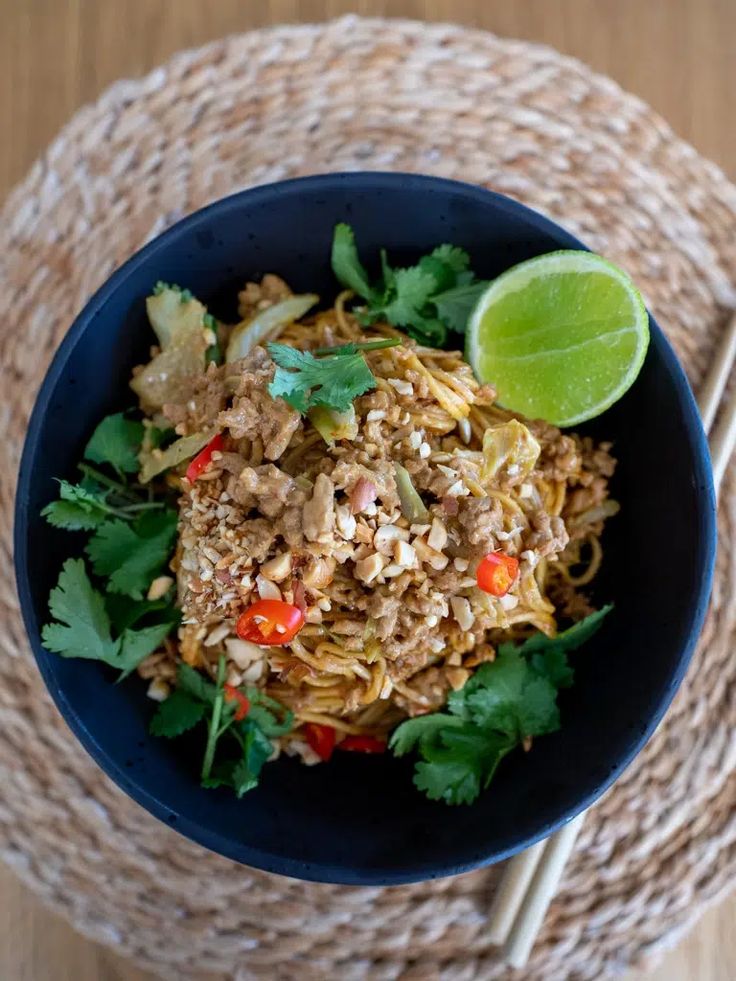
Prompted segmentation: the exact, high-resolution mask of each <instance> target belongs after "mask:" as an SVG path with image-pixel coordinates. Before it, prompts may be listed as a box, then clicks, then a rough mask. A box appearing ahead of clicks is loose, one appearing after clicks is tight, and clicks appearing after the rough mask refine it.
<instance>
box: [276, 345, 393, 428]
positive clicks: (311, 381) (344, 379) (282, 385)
mask: <svg viewBox="0 0 736 981" xmlns="http://www.w3.org/2000/svg"><path fill="white" fill-rule="evenodd" d="M268 350H269V353H270V355H271V357H272V358H273V360H274V361H275V362H276V365H277V368H276V372H275V374H274V377H273V381H272V382H271V383H270V384H269V386H268V391H269V393H270V394H271V396H272V397H273V398H278V397H281V398H283V399H284V401H286V402H288V403H289V405H291V406H293V408H295V409H298V410H299V412H302V413H306V412H307V411H308V410H309V409H311V408H312V407H313V406H315V405H325V406H328V407H329V408H331V409H335V410H336V411H337V412H345V411H346V410H347V409H349V408H350V406H351V405H352V403H353V399H355V398H357V396H358V395H363V393H364V392H368V391H370V390H371V389H373V388H375V387H376V379H375V377H374V376H373V372H372V371H371V369H370V368H369V367H368V364H367V362H366V360H365V358H364V357H363V355H362V354H360V353H359V352H357V351H356V350H355V348H354V347H353V346H352V345H345V348H344V349H343V350H342V351H341V352H340V353H339V354H332V355H328V356H327V357H324V358H315V357H314V355H312V354H310V353H309V352H307V351H298V350H297V349H296V348H294V347H290V346H289V345H287V344H274V343H272V342H269V344H268Z"/></svg>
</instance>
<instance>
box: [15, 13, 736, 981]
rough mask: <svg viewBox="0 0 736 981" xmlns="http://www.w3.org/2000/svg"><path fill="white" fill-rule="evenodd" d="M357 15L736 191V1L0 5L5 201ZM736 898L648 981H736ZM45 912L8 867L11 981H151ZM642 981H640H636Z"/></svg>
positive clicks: (703, 923)
mask: <svg viewBox="0 0 736 981" xmlns="http://www.w3.org/2000/svg"><path fill="white" fill-rule="evenodd" d="M348 11H354V12H357V13H361V14H366V15H391V16H401V17H415V18H425V19H428V20H454V21H459V22H462V23H465V24H471V25H475V26H479V27H484V28H487V29H489V30H491V31H494V32H496V33H498V34H502V35H508V36H511V37H520V38H529V39H531V40H534V41H543V42H545V43H547V44H550V45H553V46H554V47H556V48H558V49H559V50H561V51H564V52H566V53H568V54H571V55H575V56H576V57H578V58H580V59H582V60H583V61H586V62H587V63H588V64H590V65H592V66H593V67H594V68H596V69H597V70H598V71H601V72H605V73H606V74H608V75H611V76H612V77H613V78H615V79H616V80H617V81H618V82H620V83H621V85H623V87H624V88H626V89H628V90H630V91H633V92H635V93H637V94H638V95H640V96H641V97H642V98H643V99H645V100H646V101H647V102H649V103H651V104H652V105H653V106H654V107H655V108H656V109H658V110H659V112H660V113H662V115H663V116H665V117H666V118H667V119H668V120H669V122H670V123H671V124H672V125H673V127H674V128H675V130H676V131H677V132H679V133H680V134H681V135H682V136H684V137H685V138H686V139H688V140H690V142H692V143H693V144H694V145H695V146H696V147H697V148H698V150H700V151H701V152H702V153H704V154H705V155H706V156H708V157H711V158H712V159H713V160H715V161H716V162H717V163H718V164H720V165H721V167H723V168H724V170H725V171H726V172H727V173H728V174H729V175H730V176H731V177H732V178H736V129H735V128H734V125H733V114H732V111H731V106H730V105H728V104H727V99H729V98H732V97H733V91H732V90H733V83H734V81H736V72H734V69H733V64H734V62H733V59H734V50H733V46H734V39H735V38H736V0H353V2H350V0H251V2H248V0H123V2H120V0H0V133H2V140H0V198H3V197H4V196H5V194H6V193H7V191H8V190H9V189H10V187H11V186H12V185H13V183H14V182H16V181H17V180H19V179H20V178H21V177H22V176H23V174H24V172H25V171H26V169H27V168H28V166H29V165H30V163H31V161H32V160H33V159H34V158H35V157H36V155H37V154H38V153H40V152H41V151H42V150H43V148H44V147H45V145H46V144H47V143H48V141H49V140H50V139H51V138H52V137H53V136H54V135H55V133H56V131H57V130H58V129H59V127H60V126H61V125H62V124H63V123H64V122H65V121H66V119H67V118H68V117H69V116H70V115H71V114H72V113H73V112H74V110H75V109H76V108H77V107H78V106H80V105H81V104H82V103H85V102H88V101H89V100H91V99H94V98H95V97H96V96H97V95H98V94H99V93H100V92H101V91H102V90H103V89H104V88H105V87H106V86H107V85H108V84H109V83H111V82H113V81H115V80H116V79H118V78H120V77H123V76H134V75H139V74H141V73H142V72H145V71H148V70H149V69H150V68H152V67H153V66H154V65H156V64H157V63H159V62H160V61H162V60H164V59H166V58H168V57H169V55H170V54H172V52H174V51H176V50H178V49H179V48H186V47H190V46H192V45H198V44H201V43H203V42H205V41H209V40H211V39H213V38H216V37H219V36H221V35H223V34H227V33H232V32H236V31H244V30H247V29H249V28H252V27H257V26H260V25H264V24H271V23H279V22H285V21H315V20H322V19H324V18H326V17H334V16H337V15H339V14H342V13H346V12H348ZM735 919H736V898H732V899H731V900H729V901H727V902H725V903H724V904H723V905H722V906H721V907H720V908H718V909H715V910H712V911H711V912H710V913H709V914H707V915H706V916H705V917H704V918H703V919H702V920H701V922H700V923H699V924H698V926H697V927H696V928H695V929H694V930H693V932H692V933H691V934H690V935H689V936H688V937H686V938H685V939H684V940H683V941H681V943H680V946H679V947H678V948H676V950H674V951H673V952H672V953H671V954H670V955H669V956H668V957H667V959H666V960H665V961H664V963H663V964H662V965H661V966H660V967H659V968H658V969H657V970H656V971H654V972H650V973H640V974H638V975H637V976H636V978H637V979H638V981H644V979H645V978H646V979H648V981H727V979H732V978H735V977H736V938H735V937H734V931H733V929H732V924H733V922H734V920H735ZM146 977H147V975H144V974H143V973H142V972H140V971H137V970H135V969H134V968H131V967H129V966H128V965H127V964H126V963H125V962H124V961H122V960H121V959H120V958H118V957H116V956H115V955H113V954H111V953H109V952H108V951H107V950H105V949H104V948H101V947H99V946H97V945H96V944H93V943H92V942H90V941H88V940H85V939H83V938H82V937H80V936H78V935H77V934H75V933H74V932H73V930H72V929H71V927H69V926H67V925H66V924H65V923H63V922H62V921H61V920H59V919H58V918H57V917H56V916H54V915H52V914H50V913H48V912H46V911H45V910H44V909H43V908H42V907H41V905H40V904H39V903H38V901H37V900H36V899H35V898H34V897H33V896H32V895H31V894H30V893H29V892H28V891H27V890H26V889H25V888H24V887H23V886H21V885H20V884H19V883H18V882H17V881H16V879H15V878H14V876H13V875H12V874H11V873H10V872H9V871H7V870H6V869H5V868H3V867H2V866H0V978H2V979H7V981H65V979H68V981H112V979H119V981H143V979H144V978H146ZM631 981H634V979H633V978H632V979H631Z"/></svg>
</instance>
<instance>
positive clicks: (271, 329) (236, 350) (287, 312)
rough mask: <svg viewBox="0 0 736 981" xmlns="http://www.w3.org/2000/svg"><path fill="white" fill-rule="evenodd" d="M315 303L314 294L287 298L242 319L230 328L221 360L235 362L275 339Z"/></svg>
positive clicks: (315, 295) (316, 297)
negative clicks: (255, 348) (225, 350)
mask: <svg viewBox="0 0 736 981" xmlns="http://www.w3.org/2000/svg"><path fill="white" fill-rule="evenodd" d="M318 302H319V297H318V296H317V294H316V293H303V294H300V295H299V296H289V297H287V298H286V299H285V300H281V301H280V302H279V303H274V304H273V306H270V307H266V309H265V310H260V311H259V312H258V313H257V314H256V315H255V317H251V319H250V320H243V321H242V322H241V323H239V324H238V325H237V326H236V327H234V328H233V332H232V334H231V335H230V340H229V341H228V345H227V353H226V355H225V360H226V361H239V360H240V358H244V357H245V356H246V354H250V352H251V351H252V350H253V348H254V347H257V346H258V345H259V344H264V343H265V342H266V341H273V340H275V339H276V338H277V337H278V336H279V334H280V333H281V331H282V330H283V329H284V328H285V327H288V326H289V324H291V323H293V322H294V321H295V320H298V319H299V318H300V317H303V316H304V314H305V313H306V312H307V310H309V308H310V307H313V306H314V304H315V303H318Z"/></svg>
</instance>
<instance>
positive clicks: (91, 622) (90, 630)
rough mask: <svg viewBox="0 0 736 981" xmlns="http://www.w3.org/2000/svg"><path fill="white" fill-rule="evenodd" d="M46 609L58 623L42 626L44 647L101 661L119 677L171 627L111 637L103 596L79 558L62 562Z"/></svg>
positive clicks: (129, 631)
mask: <svg viewBox="0 0 736 981" xmlns="http://www.w3.org/2000/svg"><path fill="white" fill-rule="evenodd" d="M49 610H50V612H51V615H52V617H54V620H55V621H57V622H54V623H47V624H46V626H45V627H44V628H43V630H42V632H41V638H42V640H43V643H44V647H46V648H47V649H48V650H50V651H54V653H56V654H61V656H62V657H81V658H86V659H88V660H91V661H103V662H104V663H105V664H109V665H110V666H111V667H113V668H118V669H119V670H120V671H122V674H121V676H120V680H122V679H123V678H125V677H127V675H128V674H130V672H131V671H133V670H135V668H137V667H138V665H139V664H140V663H141V661H142V660H143V659H144V658H145V657H148V655H149V654H151V653H152V652H153V651H155V650H156V648H157V647H158V646H159V645H160V644H161V642H162V641H163V639H164V637H166V636H167V634H168V633H169V631H170V630H171V627H172V623H160V624H156V625H154V626H152V627H144V628H143V629H142V630H125V631H123V633H122V635H121V636H120V637H118V638H116V639H113V637H112V633H111V625H110V617H109V616H108V613H107V610H106V609H105V600H104V597H103V596H102V594H101V593H98V592H97V590H96V589H94V587H93V586H92V583H91V582H90V579H89V576H88V575H87V570H86V569H85V566H84V562H83V561H82V559H67V560H66V562H65V563H64V565H63V567H62V570H61V572H60V574H59V580H58V582H57V584H56V586H55V587H54V588H53V589H52V590H51V593H50V595H49Z"/></svg>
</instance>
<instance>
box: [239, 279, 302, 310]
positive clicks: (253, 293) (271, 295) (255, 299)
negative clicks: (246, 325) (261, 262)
mask: <svg viewBox="0 0 736 981" xmlns="http://www.w3.org/2000/svg"><path fill="white" fill-rule="evenodd" d="M291 295H292V294H291V290H290V289H289V287H288V286H287V285H286V283H285V282H284V281H283V279H282V278H281V277H280V276H274V275H273V273H266V275H265V276H264V277H263V279H262V280H261V281H260V283H246V284H245V286H244V287H243V289H242V290H241V291H240V293H238V313H239V314H240V317H241V319H242V320H250V319H251V317H253V316H254V315H255V314H256V313H257V312H258V311H259V310H265V309H266V307H270V306H273V304H274V303H278V302H279V300H285V299H286V298H287V297H288V296H291Z"/></svg>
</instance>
